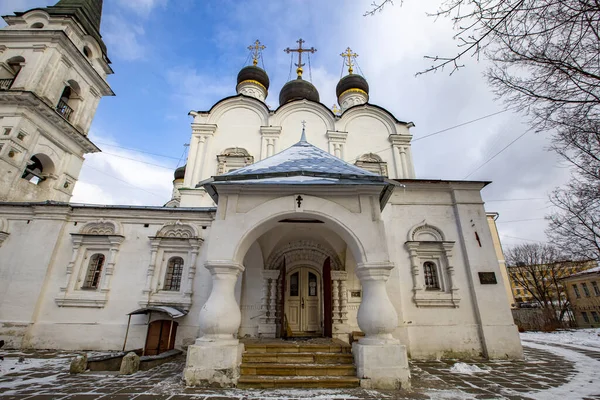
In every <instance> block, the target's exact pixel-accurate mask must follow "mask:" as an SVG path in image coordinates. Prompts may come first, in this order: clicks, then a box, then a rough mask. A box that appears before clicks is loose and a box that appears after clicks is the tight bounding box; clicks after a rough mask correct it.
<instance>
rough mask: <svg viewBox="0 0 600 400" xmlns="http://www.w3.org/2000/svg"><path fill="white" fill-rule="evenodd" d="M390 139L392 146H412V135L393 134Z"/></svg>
mask: <svg viewBox="0 0 600 400" xmlns="http://www.w3.org/2000/svg"><path fill="white" fill-rule="evenodd" d="M388 139H389V141H390V142H391V143H392V146H407V145H410V141H411V140H412V135H398V134H392V135H390V136H389V137H388Z"/></svg>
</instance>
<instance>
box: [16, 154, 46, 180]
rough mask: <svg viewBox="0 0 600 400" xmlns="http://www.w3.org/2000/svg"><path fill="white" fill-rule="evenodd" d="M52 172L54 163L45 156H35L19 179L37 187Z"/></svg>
mask: <svg viewBox="0 0 600 400" xmlns="http://www.w3.org/2000/svg"><path fill="white" fill-rule="evenodd" d="M53 172H54V163H53V162H52V160H51V159H50V157H48V156H47V155H45V154H36V155H34V156H32V157H31V158H30V159H29V161H28V162H27V166H26V167H25V171H23V175H21V178H23V179H26V180H28V181H29V182H31V183H35V184H36V185H39V184H40V183H42V182H43V181H44V180H46V178H47V177H48V176H49V175H50V174H52V173H53Z"/></svg>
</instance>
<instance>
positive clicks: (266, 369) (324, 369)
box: [241, 363, 356, 377]
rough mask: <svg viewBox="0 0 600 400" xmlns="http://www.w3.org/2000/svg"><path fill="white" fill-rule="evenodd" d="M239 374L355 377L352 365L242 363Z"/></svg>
mask: <svg viewBox="0 0 600 400" xmlns="http://www.w3.org/2000/svg"><path fill="white" fill-rule="evenodd" d="M241 374H242V375H243V376H248V375H269V376H319V377H321V376H356V369H355V368H354V365H352V364H276V363H242V365H241Z"/></svg>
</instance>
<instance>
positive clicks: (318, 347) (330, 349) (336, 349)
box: [244, 342, 352, 354]
mask: <svg viewBox="0 0 600 400" xmlns="http://www.w3.org/2000/svg"><path fill="white" fill-rule="evenodd" d="M244 349H245V351H246V353H338V354H350V353H352V347H350V346H349V345H347V344H345V343H340V344H337V343H334V344H311V343H306V344H298V343H294V342H292V343H286V342H280V343H266V344H265V343H244Z"/></svg>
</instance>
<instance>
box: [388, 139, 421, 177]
mask: <svg viewBox="0 0 600 400" xmlns="http://www.w3.org/2000/svg"><path fill="white" fill-rule="evenodd" d="M411 139H412V135H390V136H389V141H390V143H391V144H392V153H393V156H394V170H395V171H396V176H395V178H396V179H412V178H414V177H415V168H414V166H413V165H412V157H411V155H410V141H411ZM390 178H391V177H390Z"/></svg>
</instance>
